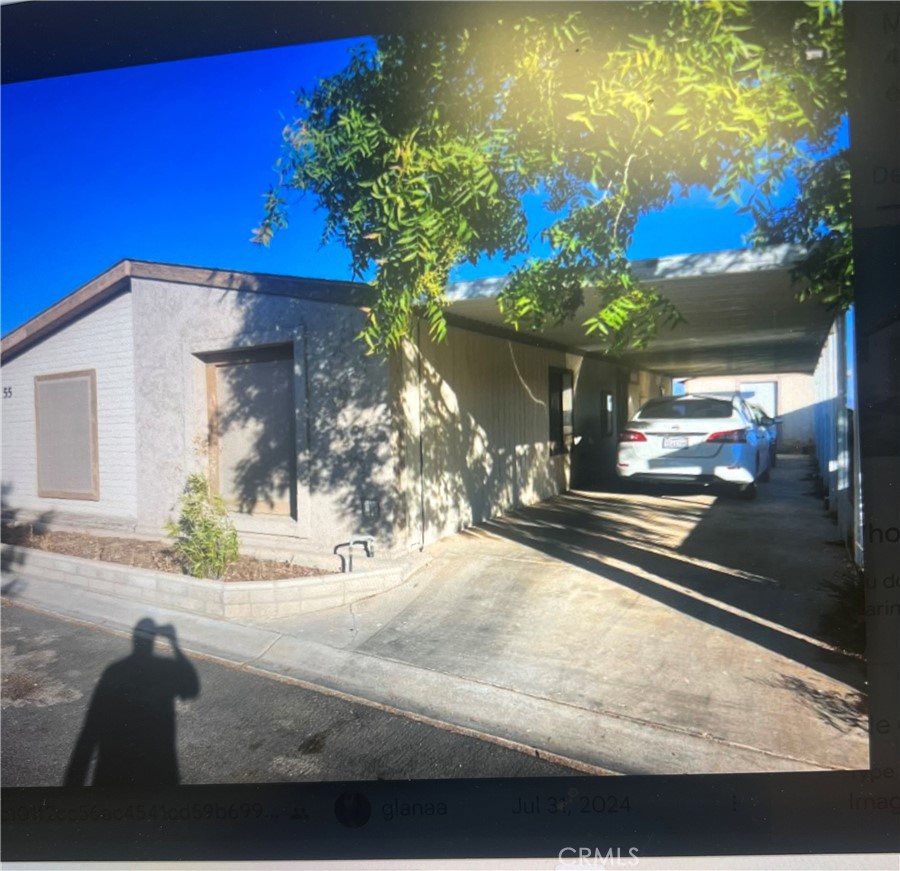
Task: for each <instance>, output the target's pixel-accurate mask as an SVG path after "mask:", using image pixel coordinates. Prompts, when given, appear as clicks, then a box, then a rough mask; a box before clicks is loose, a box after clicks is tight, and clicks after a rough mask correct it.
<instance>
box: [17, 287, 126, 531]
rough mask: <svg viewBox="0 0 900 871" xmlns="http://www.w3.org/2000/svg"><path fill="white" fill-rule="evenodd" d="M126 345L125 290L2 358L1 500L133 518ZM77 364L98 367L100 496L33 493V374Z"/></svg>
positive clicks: (32, 508)
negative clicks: (50, 496) (6, 391)
mask: <svg viewBox="0 0 900 871" xmlns="http://www.w3.org/2000/svg"><path fill="white" fill-rule="evenodd" d="M133 349H134V340H133V329H132V300H131V294H130V293H124V294H121V295H120V296H117V297H116V298H114V299H112V300H110V301H109V302H107V303H105V304H104V305H102V306H100V307H99V308H97V309H94V310H93V311H91V312H89V313H88V314H87V315H85V316H83V317H81V318H79V319H78V320H76V321H74V322H73V323H71V324H69V325H68V326H66V327H64V328H63V329H62V330H60V331H59V332H57V333H54V334H53V335H51V336H49V337H47V338H46V339H44V340H43V341H42V342H40V343H39V344H37V345H35V346H34V347H32V348H29V349H28V350H26V351H24V352H23V353H22V354H20V355H19V356H17V357H14V358H12V359H11V360H9V361H8V362H7V361H4V362H3V367H2V380H3V386H4V387H5V388H11V389H12V396H11V397H6V398H4V399H3V400H2V403H3V404H2V411H3V462H2V482H3V502H4V506H7V505H8V506H9V507H10V508H13V509H21V510H24V511H26V512H41V513H43V512H52V513H53V514H54V515H60V516H65V515H69V516H75V518H76V519H77V517H78V516H85V517H90V518H92V519H103V518H106V519H108V520H109V521H112V522H114V523H117V524H118V523H122V522H125V523H133V521H134V517H135V515H136V509H137V498H136V492H135V488H136V480H137V476H136V471H135V407H134V350H133ZM80 369H94V370H96V372H97V443H98V452H99V461H100V499H99V501H89V500H78V499H48V498H40V497H38V495H37V462H36V451H35V412H34V378H35V376H37V375H52V374H54V373H61V372H74V371H77V370H80Z"/></svg>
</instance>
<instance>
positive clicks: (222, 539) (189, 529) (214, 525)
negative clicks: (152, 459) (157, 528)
mask: <svg viewBox="0 0 900 871" xmlns="http://www.w3.org/2000/svg"><path fill="white" fill-rule="evenodd" d="M180 506H181V516H180V517H179V518H178V522H177V523H175V522H174V521H172V520H170V521H168V523H166V531H167V532H168V533H169V536H170V537H172V538H174V539H175V551H176V552H177V553H178V555H179V556H180V557H181V559H182V560H183V562H184V567H185V570H186V571H187V573H188V574H190V575H193V576H194V577H195V578H221V577H222V575H223V574H225V570H226V569H227V568H228V566H230V565H231V564H232V563H233V562H235V561H236V560H237V558H238V537H237V532H236V531H235V528H234V524H233V523H232V522H231V521H230V520H229V519H228V514H227V512H226V511H225V503H224V502H223V501H222V499H221V497H220V496H216V495H215V494H213V493H210V490H209V483H208V482H207V480H206V478H205V477H204V476H203V475H199V474H195V475H189V476H188V479H187V484H186V485H185V487H184V494H183V495H182V497H181V502H180Z"/></svg>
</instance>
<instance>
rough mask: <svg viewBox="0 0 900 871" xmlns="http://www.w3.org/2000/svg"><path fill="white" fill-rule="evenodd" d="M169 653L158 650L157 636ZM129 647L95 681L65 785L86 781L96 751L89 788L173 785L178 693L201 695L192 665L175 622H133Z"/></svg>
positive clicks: (175, 778) (176, 775) (175, 780)
mask: <svg viewBox="0 0 900 871" xmlns="http://www.w3.org/2000/svg"><path fill="white" fill-rule="evenodd" d="M157 636H159V637H160V638H164V639H167V640H168V642H169V644H170V645H171V648H172V652H173V654H174V656H157V655H156V654H155V653H154V651H153V647H154V642H155V640H156V637H157ZM132 638H133V642H134V650H133V651H132V653H131V654H130V655H129V656H126V657H125V658H124V659H120V660H119V661H118V662H114V663H113V664H112V665H110V666H109V667H107V669H106V670H105V671H104V672H103V675H102V676H101V678H100V681H99V682H98V683H97V687H96V689H95V690H94V695H93V697H92V698H91V704H90V707H89V708H88V712H87V716H86V717H85V720H84V726H83V728H82V730H81V734H80V735H79V737H78V741H77V742H76V744H75V749H74V750H73V751H72V757H71V759H70V760H69V766H68V768H67V769H66V775H65V780H64V785H65V786H84V784H85V781H86V779H87V776H88V771H89V769H90V764H91V760H92V759H93V758H94V756H95V755H96V764H95V766H94V776H93V778H92V780H91V784H92V785H93V786H140V787H145V786H175V785H177V784H178V782H179V773H178V754H177V751H176V747H175V699H176V698H180V699H192V698H195V697H196V696H198V695H199V694H200V681H199V679H198V677H197V672H196V670H195V669H194V666H193V665H191V663H190V662H189V661H188V658H187V657H186V656H185V655H184V653H182V651H181V649H180V648H179V646H178V641H177V639H176V636H175V629H174V628H173V627H172V626H157V625H156V623H155V622H154V621H153V620H151V619H150V618H149V617H145V618H144V619H143V620H140V621H138V623H137V624H136V625H135V627H134V633H133V636H132Z"/></svg>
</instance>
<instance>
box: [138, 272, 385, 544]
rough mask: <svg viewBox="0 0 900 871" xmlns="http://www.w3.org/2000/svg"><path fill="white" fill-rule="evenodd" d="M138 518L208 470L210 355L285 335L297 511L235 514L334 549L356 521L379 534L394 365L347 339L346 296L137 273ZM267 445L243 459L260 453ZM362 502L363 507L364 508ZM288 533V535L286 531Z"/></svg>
mask: <svg viewBox="0 0 900 871" xmlns="http://www.w3.org/2000/svg"><path fill="white" fill-rule="evenodd" d="M132 293H133V296H134V314H135V347H136V352H137V353H136V360H137V365H136V384H137V389H138V396H139V402H138V412H137V433H138V451H139V456H140V462H139V464H138V487H139V491H140V494H141V498H140V525H141V528H142V530H143V531H145V532H148V533H153V532H158V531H159V530H160V529H161V527H162V524H163V523H164V521H165V520H166V518H167V517H169V516H171V515H173V513H174V512H175V511H176V507H177V501H178V497H179V494H180V492H181V488H182V486H183V484H184V481H185V478H186V476H187V475H188V474H189V473H190V472H191V471H194V470H199V471H207V470H208V467H207V462H208V457H207V453H206V449H207V427H208V415H207V384H206V378H205V372H206V366H205V360H206V359H208V358H207V356H206V355H215V353H216V352H223V351H228V350H232V349H235V348H247V347H259V346H263V345H271V344H281V343H287V344H290V345H291V346H292V348H293V359H294V399H295V405H296V447H297V458H296V473H297V511H296V514H297V516H296V517H273V516H261V515H257V516H254V515H235V516H236V521H237V525H238V529H239V531H240V532H241V533H242V537H243V538H244V539H245V541H246V540H249V538H250V537H251V536H262V537H263V538H265V537H276V538H279V539H283V538H286V539H287V540H288V541H289V540H290V539H296V540H299V541H302V542H305V543H307V544H308V546H309V547H312V548H314V549H317V550H321V549H327V550H330V549H331V548H332V547H333V546H334V545H335V544H337V543H338V542H339V541H344V540H346V539H347V538H348V536H349V535H350V534H353V533H369V534H375V535H377V536H379V539H380V540H381V541H382V542H384V543H387V542H386V537H387V536H388V534H389V532H390V530H391V529H392V527H393V522H394V514H395V501H396V489H397V487H396V482H397V470H396V467H395V460H394V457H393V455H392V453H391V445H392V424H391V404H390V398H391V397H390V392H389V391H390V378H389V367H388V366H387V365H386V364H384V363H382V362H380V361H379V360H376V359H372V358H367V357H365V355H364V353H363V346H362V345H361V344H360V343H359V342H356V341H354V340H353V339H354V336H355V335H356V334H357V333H358V332H359V329H360V327H361V325H362V314H361V313H360V312H359V311H358V310H356V309H353V308H350V307H347V306H339V305H326V304H322V303H316V302H310V301H305V300H298V299H293V298H290V297H286V296H277V295H267V294H260V293H254V292H250V291H246V292H240V293H237V292H234V291H226V290H219V289H213V288H207V287H201V286H196V285H186V284H176V283H170V282H163V281H151V280H147V279H140V280H135V281H134V282H133V289H132ZM264 448H265V446H264V445H260V449H259V451H258V453H257V454H256V455H255V456H251V457H248V462H250V463H256V464H259V463H264V462H265V461H266V457H265V450H264ZM367 509H368V510H367ZM282 543H284V542H282Z"/></svg>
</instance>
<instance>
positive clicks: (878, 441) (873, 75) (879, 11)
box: [844, 2, 900, 771]
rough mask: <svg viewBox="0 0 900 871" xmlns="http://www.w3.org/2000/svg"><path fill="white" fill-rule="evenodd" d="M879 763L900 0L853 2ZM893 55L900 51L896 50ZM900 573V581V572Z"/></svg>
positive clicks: (894, 731) (896, 566)
mask: <svg viewBox="0 0 900 871" xmlns="http://www.w3.org/2000/svg"><path fill="white" fill-rule="evenodd" d="M844 16H845V21H846V24H847V84H848V94H849V98H850V141H851V143H852V147H851V150H850V162H851V166H850V168H851V179H852V197H853V200H852V202H853V259H854V282H855V309H856V316H855V317H856V355H857V365H858V372H859V377H858V389H859V394H858V400H859V401H858V403H857V406H858V409H859V417H860V421H859V434H860V439H859V449H860V456H861V466H862V487H863V510H864V511H865V525H864V529H863V550H864V560H865V573H866V614H867V617H866V633H867V639H866V654H867V659H868V664H869V675H868V677H869V689H870V696H869V718H870V732H869V741H870V744H869V746H870V750H871V763H870V764H871V767H872V768H880V769H882V770H884V769H887V768H892V769H894V771H896V768H897V759H900V632H898V631H897V629H898V622H900V617H898V615H897V611H898V610H900V586H898V584H897V582H896V578H897V577H898V576H900V541H898V538H900V520H898V510H897V506H898V501H900V457H898V452H900V431H898V429H900V428H898V424H897V421H898V419H900V418H898V414H900V396H898V393H900V383H898V378H897V372H898V368H900V361H898V360H897V348H898V347H900V344H898V343H900V320H898V304H897V284H898V277H900V261H898V254H900V183H898V181H897V179H896V175H897V174H898V173H900V163H898V157H897V146H898V143H900V81H898V69H900V68H898V65H897V63H896V58H897V57H898V52H900V3H897V2H891V3H847V4H845V5H844ZM892 58H893V60H892ZM891 579H894V580H893V583H892V582H891Z"/></svg>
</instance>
